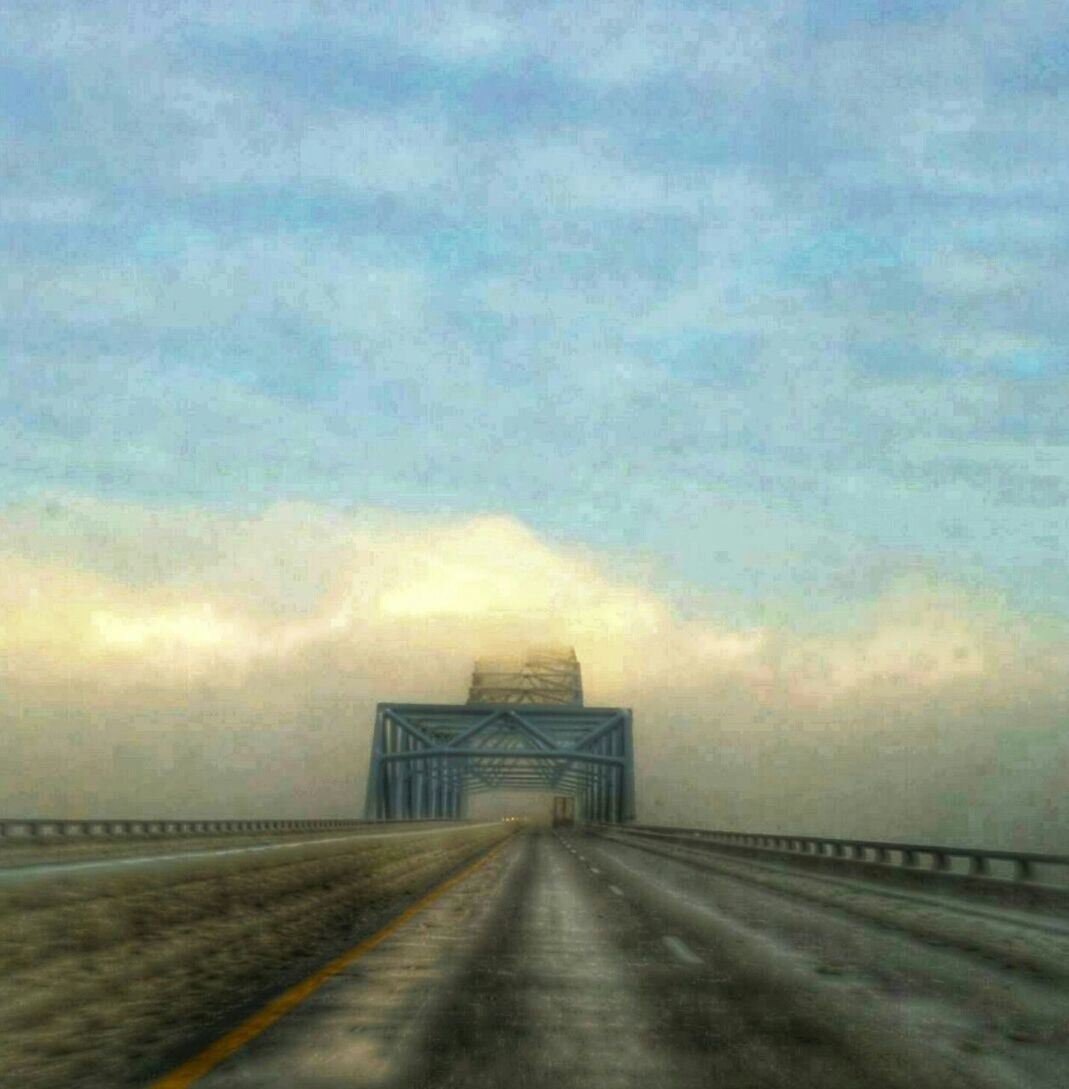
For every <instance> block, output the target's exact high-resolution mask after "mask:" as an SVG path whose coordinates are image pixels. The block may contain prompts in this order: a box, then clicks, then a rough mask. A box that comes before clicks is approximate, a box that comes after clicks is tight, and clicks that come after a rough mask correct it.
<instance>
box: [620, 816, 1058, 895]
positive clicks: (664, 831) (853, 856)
mask: <svg viewBox="0 0 1069 1089" xmlns="http://www.w3.org/2000/svg"><path fill="white" fill-rule="evenodd" d="M605 830H606V831H609V830H610V826H605ZM611 830H612V831H615V832H630V833H636V834H638V835H643V836H649V837H651V838H659V839H671V841H672V842H676V843H684V844H685V843H686V842H687V841H688V840H690V841H691V842H693V843H694V844H695V845H701V844H717V845H721V846H724V847H727V848H735V849H743V850H746V851H747V852H768V853H769V854H770V855H771V854H776V855H780V856H783V855H793V856H796V857H798V858H800V859H801V858H804V859H807V860H812V861H816V860H819V859H825V860H827V861H829V862H835V861H840V862H844V863H846V862H853V863H855V864H863V865H867V866H868V867H872V868H876V867H879V868H886V869H887V870H890V871H895V872H899V873H911V874H916V875H918V876H919V875H922V874H928V873H934V874H945V875H948V876H950V875H955V876H969V877H974V878H980V879H983V878H989V879H993V880H1002V881H1006V882H1007V883H1008V882H1015V883H1027V882H1033V881H1036V880H1037V879H1038V878H1039V877H1040V876H1041V875H1047V874H1049V872H1050V870H1051V869H1054V870H1055V871H1057V873H1058V876H1059V877H1060V879H1061V883H1067V882H1069V855H1054V854H1038V853H1034V852H1026V851H1000V850H986V849H983V848H976V847H946V846H939V845H933V844H930V843H895V842H889V841H882V840H866V839H833V838H831V837H828V836H795V835H784V834H779V833H764V832H722V831H715V830H709V829H703V828H670V827H663V826H659V825H646V824H627V825H615V826H611ZM922 860H924V861H925V862H926V865H922Z"/></svg>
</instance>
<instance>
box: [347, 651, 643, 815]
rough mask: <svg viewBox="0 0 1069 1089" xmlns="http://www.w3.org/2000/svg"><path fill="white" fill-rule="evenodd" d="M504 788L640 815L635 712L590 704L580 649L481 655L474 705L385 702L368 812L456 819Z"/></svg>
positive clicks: (592, 810)
mask: <svg viewBox="0 0 1069 1089" xmlns="http://www.w3.org/2000/svg"><path fill="white" fill-rule="evenodd" d="M488 696H492V697H493V699H488V698H487V697H488ZM498 790H524V791H538V790H543V791H546V792H548V793H551V794H554V795H569V796H572V797H574V798H575V800H576V809H577V816H578V817H579V819H580V820H584V821H602V822H605V823H619V822H621V821H630V820H634V817H635V785H634V746H633V740H632V732H631V711H630V709H628V708H623V707H584V706H583V705H582V684H581V680H580V676H579V663H578V661H576V658H575V653H574V651H572V650H571V649H570V648H568V649H567V650H562V649H560V648H535V649H534V650H532V651H530V652H528V655H527V658H526V659H525V661H524V662H523V663H522V664H518V665H515V664H509V665H506V664H504V663H495V667H494V668H493V669H490V668H488V667H487V665H486V663H485V662H484V661H480V662H477V663H476V666H475V670H474V672H473V675H472V684H471V690H470V695H469V700H468V702H467V703H466V704H412V703H380V704H379V705H378V709H377V713H376V716H375V731H374V735H373V737H372V743H371V762H370V767H369V771H368V785H367V801H366V805H365V810H364V815H365V817H366V818H367V819H368V820H377V821H386V820H421V819H422V820H427V819H432V820H433V819H442V820H456V819H458V818H462V817H464V816H466V814H467V800H468V798H469V797H470V796H471V795H473V794H478V793H485V792H489V791H498Z"/></svg>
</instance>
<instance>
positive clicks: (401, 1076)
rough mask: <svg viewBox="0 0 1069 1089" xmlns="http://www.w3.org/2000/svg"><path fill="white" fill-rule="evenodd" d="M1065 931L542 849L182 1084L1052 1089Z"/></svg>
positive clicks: (381, 947) (609, 852)
mask: <svg viewBox="0 0 1069 1089" xmlns="http://www.w3.org/2000/svg"><path fill="white" fill-rule="evenodd" d="M1064 922H1065V921H1064V920H1059V919H1057V918H1055V917H1042V916H1040V917H1035V918H1034V919H1033V918H1032V917H1029V916H1026V915H1024V914H1023V913H1021V914H1020V915H1019V916H1013V917H1010V918H1008V919H1007V920H1001V919H1000V918H998V916H997V912H992V910H991V909H990V908H984V909H983V911H981V912H980V913H979V914H978V913H976V912H974V911H973V910H972V909H971V908H970V907H969V905H968V904H967V903H956V902H954V901H952V900H948V901H947V902H945V903H944V902H943V901H942V900H935V901H933V899H932V898H931V897H918V898H917V899H916V900H915V902H914V901H911V900H910V898H909V897H904V896H901V895H897V896H896V895H890V894H889V895H886V896H884V897H883V898H882V899H881V896H880V893H879V891H871V890H867V889H865V888H858V887H857V886H856V885H851V884H849V883H844V884H843V886H842V888H841V889H837V888H836V887H835V883H834V882H829V881H828V880H827V879H826V878H821V879H814V878H809V877H806V876H804V875H792V874H790V873H789V872H787V873H785V874H781V875H778V876H777V875H776V874H775V873H773V874H771V875H770V874H769V872H768V870H767V868H762V867H760V866H753V867H750V866H747V864H746V863H740V862H738V861H737V860H732V861H726V862H723V863H721V862H718V861H717V860H715V859H713V860H710V859H708V858H701V859H697V858H690V857H688V856H687V854H686V852H677V853H672V854H671V855H666V854H665V853H662V852H659V851H656V850H650V849H648V848H643V847H640V846H637V845H633V844H630V843H627V842H624V841H620V840H615V839H608V838H604V837H598V836H593V835H584V834H581V833H571V832H566V833H561V834H557V833H553V832H549V831H536V832H531V833H527V834H522V835H519V836H516V837H513V838H512V839H511V840H509V841H508V842H507V843H506V844H505V845H504V846H503V847H502V848H500V849H499V850H498V851H497V852H496V853H495V854H494V855H493V856H492V858H491V859H490V860H489V862H487V863H486V864H485V865H483V866H481V867H480V868H478V869H477V870H476V871H475V872H473V873H472V874H471V875H470V876H468V877H466V878H465V879H464V880H462V881H460V882H458V883H457V884H455V885H454V886H453V887H452V888H450V889H449V890H448V891H447V892H446V893H445V894H443V895H442V896H440V897H439V898H437V899H436V900H434V901H433V903H431V904H430V905H429V906H428V907H427V908H425V909H424V910H423V911H422V912H420V913H419V914H417V915H415V916H414V917H412V918H411V919H409V920H408V921H407V922H406V923H405V924H404V925H403V926H401V927H400V928H398V929H397V930H396V931H395V932H394V933H393V934H392V935H391V936H390V937H389V938H387V939H386V940H385V941H383V942H381V943H380V944H378V945H377V946H375V948H373V949H372V950H371V951H370V952H368V953H367V955H366V956H362V957H359V958H358V959H355V960H354V961H353V962H352V963H351V964H349V965H348V966H347V967H346V968H345V969H344V970H343V971H341V972H340V973H339V974H337V975H336V976H334V977H333V978H332V979H330V980H329V981H328V982H326V983H325V984H324V985H323V986H322V987H320V988H319V989H318V990H316V991H315V992H314V993H313V994H311V995H310V997H308V998H307V999H306V1000H305V1001H304V1002H302V1003H301V1004H300V1005H298V1006H297V1007H296V1008H295V1009H293V1010H292V1011H291V1012H289V1013H288V1014H287V1015H286V1016H284V1017H282V1018H281V1019H280V1020H278V1021H276V1022H275V1023H274V1024H273V1025H271V1027H269V1028H268V1029H267V1030H266V1031H264V1032H262V1033H261V1034H260V1035H257V1036H255V1038H253V1039H251V1040H250V1041H249V1042H248V1043H246V1044H244V1046H242V1047H240V1048H239V1049H237V1050H236V1051H234V1052H233V1054H231V1055H230V1056H229V1058H226V1059H224V1060H223V1061H222V1062H221V1063H220V1064H219V1065H217V1066H215V1067H214V1069H212V1070H210V1071H209V1072H207V1073H206V1074H204V1075H203V1076H202V1077H199V1078H197V1079H196V1080H195V1082H192V1083H191V1084H195V1085H196V1086H198V1087H202V1089H237V1087H252V1086H256V1087H260V1089H272V1087H279V1089H282V1087H285V1089H342V1087H343V1086H344V1087H346V1089H371V1087H375V1089H402V1087H403V1089H432V1087H433V1089H444V1087H447V1086H455V1087H461V1086H464V1087H473V1089H481V1087H485V1089H501V1087H508V1089H551V1087H552V1089H573V1087H574V1089H578V1087H591V1089H594V1087H599V1089H602V1087H604V1089H632V1087H639V1086H641V1087H642V1089H654V1087H659V1086H665V1087H680V1089H689V1087H697V1086H701V1087H702V1089H709V1087H717V1086H723V1087H730V1089H757V1087H761V1089H771V1087H782V1089H787V1087H791V1089H796V1087H797V1089H808V1087H812V1089H818V1087H819V1089H847V1087H849V1089H863V1087H864V1089H878V1087H905V1086H910V1087H914V1086H916V1087H921V1089H927V1087H931V1089H936V1087H938V1089H958V1087H960V1089H966V1087H968V1089H994V1087H1006V1089H1010V1087H1014V1089H1032V1087H1038V1089H1046V1087H1050V1089H1055V1087H1058V1089H1062V1087H1064V1086H1065V1085H1066V1084H1069V935H1067V934H1066V933H1065V932H1064V931H1065V927H1064Z"/></svg>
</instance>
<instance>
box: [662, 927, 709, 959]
mask: <svg viewBox="0 0 1069 1089" xmlns="http://www.w3.org/2000/svg"><path fill="white" fill-rule="evenodd" d="M661 941H663V942H664V944H665V945H666V946H667V947H668V951H669V952H670V953H671V954H672V956H673V957H675V958H676V960H678V961H679V962H680V964H701V963H702V958H701V957H699V956H698V954H697V953H695V952H694V951H693V950H692V949H691V948H690V947H689V946H688V945H687V944H686V943H685V942H683V941H681V940H680V939H679V938H674V937H672V935H671V934H666V935H665V936H664V937H663V938H662V939H661Z"/></svg>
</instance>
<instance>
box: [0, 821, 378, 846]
mask: <svg viewBox="0 0 1069 1089" xmlns="http://www.w3.org/2000/svg"><path fill="white" fill-rule="evenodd" d="M368 824H369V822H368V821H364V820H347V819H344V818H324V819H322V820H220V819H214V818H213V819H207V820H167V819H144V818H142V819H129V818H122V819H115V820H111V819H107V818H102V817H96V818H93V819H87V820H67V819H66V818H62V817H0V842H6V843H12V842H15V841H32V842H41V841H43V840H60V839H63V840H67V839H79V838H80V839H113V838H116V837H160V836H233V835H255V834H257V833H265V832H267V833H278V832H331V831H335V830H345V829H350V828H363V827H366V826H367V825H368Z"/></svg>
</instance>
